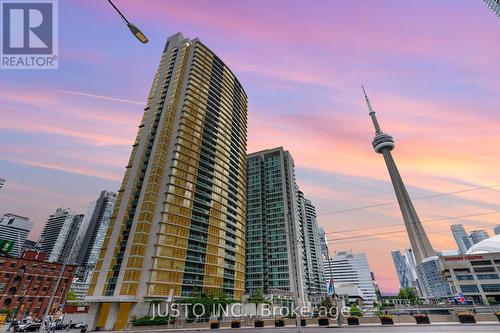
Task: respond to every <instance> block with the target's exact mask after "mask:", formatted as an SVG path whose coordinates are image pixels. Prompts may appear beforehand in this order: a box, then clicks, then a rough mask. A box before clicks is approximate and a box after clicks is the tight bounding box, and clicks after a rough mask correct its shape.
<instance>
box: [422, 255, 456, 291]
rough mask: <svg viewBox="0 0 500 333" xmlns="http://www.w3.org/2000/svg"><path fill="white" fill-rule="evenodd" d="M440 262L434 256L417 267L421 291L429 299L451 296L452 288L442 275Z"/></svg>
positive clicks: (438, 258)
mask: <svg viewBox="0 0 500 333" xmlns="http://www.w3.org/2000/svg"><path fill="white" fill-rule="evenodd" d="M439 260H440V257H439V256H432V257H428V258H425V259H424V261H422V262H421V263H420V264H418V265H417V274H418V277H419V280H418V281H419V284H420V290H421V292H422V296H424V297H425V298H427V299H430V298H434V299H435V298H443V297H449V296H451V291H450V287H449V285H448V283H447V282H446V281H445V279H444V278H443V275H442V274H441V268H440V265H439Z"/></svg>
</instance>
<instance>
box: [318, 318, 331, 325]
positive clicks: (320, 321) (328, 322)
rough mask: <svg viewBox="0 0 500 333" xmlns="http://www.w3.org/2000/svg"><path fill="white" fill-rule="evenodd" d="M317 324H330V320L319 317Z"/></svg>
mask: <svg viewBox="0 0 500 333" xmlns="http://www.w3.org/2000/svg"><path fill="white" fill-rule="evenodd" d="M318 325H319V326H328V325H330V320H329V319H328V318H319V319H318Z"/></svg>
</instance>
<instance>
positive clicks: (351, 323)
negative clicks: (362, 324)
mask: <svg viewBox="0 0 500 333" xmlns="http://www.w3.org/2000/svg"><path fill="white" fill-rule="evenodd" d="M347 325H349V326H356V325H359V318H358V317H347Z"/></svg>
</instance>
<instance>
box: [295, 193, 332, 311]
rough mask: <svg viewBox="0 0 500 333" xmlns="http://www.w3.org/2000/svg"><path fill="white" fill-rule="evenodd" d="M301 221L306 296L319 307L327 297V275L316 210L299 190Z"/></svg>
mask: <svg viewBox="0 0 500 333" xmlns="http://www.w3.org/2000/svg"><path fill="white" fill-rule="evenodd" d="M297 199H298V202H297V204H298V209H299V221H300V230H301V237H302V239H303V249H304V250H303V251H302V252H303V259H302V261H303V267H304V275H303V276H304V279H305V280H304V281H305V284H306V291H305V292H306V294H307V295H308V297H309V301H310V302H311V303H312V304H313V305H319V304H320V303H321V300H322V299H323V298H324V296H325V295H326V285H325V274H324V272H323V257H322V255H321V245H320V237H319V229H318V222H317V220H316V208H315V207H314V205H313V204H312V202H311V201H310V200H308V199H306V198H305V197H304V193H303V192H302V191H300V190H297Z"/></svg>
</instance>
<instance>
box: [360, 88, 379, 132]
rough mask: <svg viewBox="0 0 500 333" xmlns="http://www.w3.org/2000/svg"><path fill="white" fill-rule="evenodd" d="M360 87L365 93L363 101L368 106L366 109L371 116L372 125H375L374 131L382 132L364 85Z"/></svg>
mask: <svg viewBox="0 0 500 333" xmlns="http://www.w3.org/2000/svg"><path fill="white" fill-rule="evenodd" d="M361 88H362V89H363V93H364V94H365V101H366V105H367V106H368V110H369V111H370V112H369V115H370V117H371V118H372V122H373V126H374V127H375V133H377V134H379V133H382V130H381V129H380V125H379V124H378V120H377V116H376V115H375V111H373V108H372V103H370V99H369V98H368V95H367V94H366V90H365V87H364V86H363V85H361Z"/></svg>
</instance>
